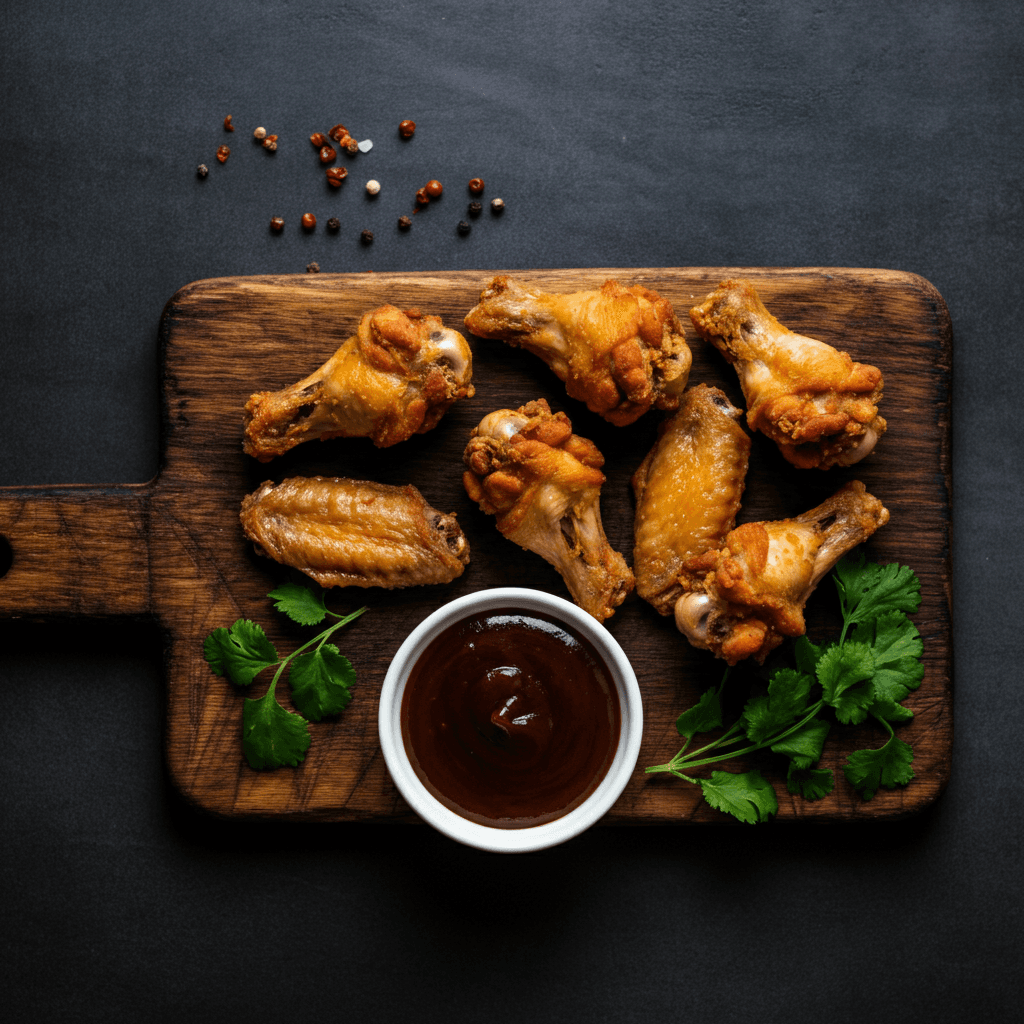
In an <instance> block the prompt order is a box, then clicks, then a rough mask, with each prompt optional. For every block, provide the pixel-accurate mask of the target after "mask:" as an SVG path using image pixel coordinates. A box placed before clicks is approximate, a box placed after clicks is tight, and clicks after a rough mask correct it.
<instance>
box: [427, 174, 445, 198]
mask: <svg viewBox="0 0 1024 1024" xmlns="http://www.w3.org/2000/svg"><path fill="white" fill-rule="evenodd" d="M423 187H424V189H425V190H426V193H427V195H428V196H430V198H431V199H436V198H437V197H438V196H439V195H440V194H441V193H442V192H443V191H444V186H443V185H442V184H441V182H439V181H438V180H437V178H431V179H430V181H428V182H427V183H426V185H424V186H423Z"/></svg>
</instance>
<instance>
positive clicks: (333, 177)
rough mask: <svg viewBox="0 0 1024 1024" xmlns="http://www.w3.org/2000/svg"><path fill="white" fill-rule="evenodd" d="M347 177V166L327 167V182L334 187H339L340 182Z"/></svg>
mask: <svg viewBox="0 0 1024 1024" xmlns="http://www.w3.org/2000/svg"><path fill="white" fill-rule="evenodd" d="M347 177H348V168H347V167H329V168H328V169H327V184H328V185H333V186H334V187H335V188H341V183H342V182H343V181H344V180H345V179H346V178H347Z"/></svg>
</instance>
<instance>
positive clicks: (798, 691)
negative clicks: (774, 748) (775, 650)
mask: <svg viewBox="0 0 1024 1024" xmlns="http://www.w3.org/2000/svg"><path fill="white" fill-rule="evenodd" d="M813 685H814V679H813V678H812V677H811V676H808V675H804V673H803V672H797V671H795V670H794V669H791V668H780V669H778V671H776V672H775V673H774V674H773V675H772V678H771V680H770V682H769V683H768V694H767V696H763V697H752V698H751V699H750V700H748V701H747V703H746V706H745V707H744V708H743V715H742V717H743V721H744V723H745V726H744V727H745V729H746V733H747V737H748V738H749V739H750V741H751V742H752V743H764V741H765V740H767V739H769V738H770V737H772V736H774V735H775V734H776V733H778V732H781V731H782V730H783V729H785V728H786V726H788V725H792V724H793V723H794V722H795V721H796V720H797V719H798V718H799V717H800V714H801V713H802V712H804V711H806V710H807V698H808V695H809V694H810V692H811V686H813Z"/></svg>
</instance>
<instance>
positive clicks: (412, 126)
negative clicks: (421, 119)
mask: <svg viewBox="0 0 1024 1024" xmlns="http://www.w3.org/2000/svg"><path fill="white" fill-rule="evenodd" d="M415 131H416V122H415V121H401V122H399V125H398V134H399V135H401V136H402V138H403V139H411V138H412V136H413V132H415Z"/></svg>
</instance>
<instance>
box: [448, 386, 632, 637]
mask: <svg viewBox="0 0 1024 1024" xmlns="http://www.w3.org/2000/svg"><path fill="white" fill-rule="evenodd" d="M463 461H464V462H465V464H466V472H465V473H464V474H463V477H462V479H463V483H464V484H465V487H466V493H467V494H468V495H469V496H470V498H472V499H473V501H475V502H478V503H479V505H480V508H481V509H482V510H483V511H484V512H487V513H489V514H491V515H493V516H495V518H496V524H497V527H498V529H499V530H500V531H501V533H502V534H504V535H505V536H506V537H508V539H509V540H512V541H515V543H516V544H518V545H519V546H520V547H523V548H526V549H527V550H528V551H533V552H534V553H535V554H538V555H540V556H541V557H542V558H544V559H546V560H547V561H548V562H550V563H551V564H552V565H553V566H554V567H555V568H556V569H557V570H558V571H559V572H560V573H561V575H562V578H563V579H564V580H565V584H566V586H567V587H568V588H569V592H570V593H571V594H572V597H573V600H574V601H575V602H576V603H577V604H578V605H579V606H580V607H581V608H583V609H584V611H587V612H589V613H590V614H591V615H593V616H594V618H596V619H598V620H600V621H604V620H605V619H607V618H608V617H609V616H610V615H612V614H614V612H615V609H616V608H617V607H618V606H619V605H620V604H622V602H623V600H624V599H625V597H626V595H627V594H628V593H629V592H630V591H631V590H632V589H633V574H632V573H631V572H630V570H629V567H628V566H627V565H626V561H625V559H624V558H623V557H622V555H620V554H619V553H618V552H617V551H613V550H612V548H611V546H610V545H609V543H608V538H607V537H606V536H605V532H604V527H603V525H602V523H601V509H600V504H599V502H600V495H601V485H602V484H603V483H604V479H605V478H604V474H603V473H602V472H601V469H600V467H601V466H602V465H603V464H604V457H603V456H602V455H601V453H600V452H599V451H598V450H597V447H596V446H595V445H594V443H593V442H592V441H588V440H586V439H585V438H582V437H579V436H578V435H576V434H574V433H573V432H572V423H570V422H569V418H568V417H567V416H566V415H565V413H562V412H559V413H554V414H553V413H552V412H551V409H550V407H549V406H548V403H547V402H545V401H543V400H541V401H538V402H529V403H527V404H526V405H524V406H522V407H521V408H519V409H498V410H496V411H495V412H492V413H490V414H488V415H487V416H485V417H484V418H483V419H482V420H481V421H480V424H479V426H477V427H476V429H475V430H474V431H473V434H472V436H471V437H470V440H469V444H468V445H467V446H466V451H465V453H464V455H463Z"/></svg>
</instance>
